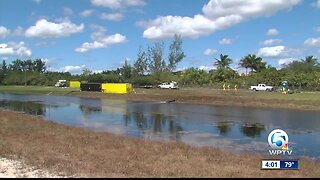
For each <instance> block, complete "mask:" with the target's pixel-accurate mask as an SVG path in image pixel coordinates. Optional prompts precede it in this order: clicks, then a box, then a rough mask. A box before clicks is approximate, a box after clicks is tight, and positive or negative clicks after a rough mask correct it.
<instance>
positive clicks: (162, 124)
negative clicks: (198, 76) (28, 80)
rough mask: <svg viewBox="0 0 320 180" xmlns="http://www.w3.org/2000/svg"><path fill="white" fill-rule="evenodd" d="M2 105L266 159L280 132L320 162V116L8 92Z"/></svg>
mask: <svg viewBox="0 0 320 180" xmlns="http://www.w3.org/2000/svg"><path fill="white" fill-rule="evenodd" d="M0 107H2V108H4V109H10V110H14V111H22V112H25V113H28V114H31V115H37V116H42V117H43V118H44V119H46V120H50V121H55V122H58V123H61V124H65V125H70V126H76V127H83V128H88V129H91V130H93V131H97V132H111V133H114V134H118V135H122V136H130V137H137V138H144V139H150V140H158V141H177V142H184V143H186V144H190V145H192V146H210V147H217V148H222V149H226V150H228V151H235V152H242V151H249V152H252V153H259V154H262V155H266V156H267V155H268V154H269V152H268V150H269V149H270V147H269V144H268V141H267V139H268V135H269V133H270V132H271V131H272V130H274V129H278V128H280V129H283V130H285V131H286V132H287V133H288V136H289V143H290V145H292V146H293V147H294V150H293V157H302V156H307V157H311V158H315V159H319V158H320V151H319V149H320V112H311V111H310V112H308V111H294V110H285V109H258V108H247V107H224V106H210V105H195V104H180V103H166V102H144V101H143V102H142V101H141V102H140V101H126V100H111V99H93V98H79V97H65V96H50V95H19V94H4V93H0Z"/></svg>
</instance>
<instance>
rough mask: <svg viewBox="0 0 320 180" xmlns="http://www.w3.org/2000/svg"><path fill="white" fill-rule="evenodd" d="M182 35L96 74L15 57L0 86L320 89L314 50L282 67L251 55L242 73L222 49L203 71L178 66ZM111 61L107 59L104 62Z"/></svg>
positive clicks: (0, 74) (1, 72)
mask: <svg viewBox="0 0 320 180" xmlns="http://www.w3.org/2000/svg"><path fill="white" fill-rule="evenodd" d="M182 45H183V41H182V38H181V36H179V35H176V36H175V37H174V39H173V41H172V42H171V44H170V46H169V48H168V54H167V55H166V54H165V52H166V50H165V44H164V43H163V42H156V43H154V44H153V45H152V46H148V47H147V49H146V50H144V49H143V48H140V49H139V51H138V53H137V57H136V59H135V60H134V61H133V63H132V64H129V63H128V62H127V61H125V63H124V65H123V66H122V67H119V68H117V69H115V70H104V71H103V72H101V73H93V72H92V71H91V70H90V69H87V68H85V69H83V73H82V74H78V75H72V74H70V73H69V72H51V71H48V69H47V66H46V63H45V61H43V60H42V59H35V60H32V59H26V60H21V59H16V60H14V61H12V63H11V64H7V62H6V61H5V60H3V61H2V65H0V85H30V86H34V85H37V86H53V85H54V84H55V83H56V82H57V81H58V80H59V79H65V80H76V81H89V82H97V83H119V82H122V83H123V82H126V83H132V84H133V85H134V86H135V87H139V86H144V85H158V84H159V83H163V82H168V81H176V82H178V83H179V86H180V87H210V88H221V87H222V85H223V84H224V83H227V84H230V85H231V86H232V87H233V86H234V85H237V86H238V88H242V89H248V88H249V87H250V86H251V85H257V84H260V83H265V84H268V85H271V86H275V87H277V88H278V87H280V84H281V82H282V81H285V80H286V81H288V83H289V87H290V89H291V90H297V91H301V90H312V91H315V90H320V65H319V61H318V59H317V58H315V57H314V56H312V55H308V56H306V57H305V58H304V59H300V60H299V59H297V60H294V61H292V62H291V63H289V64H287V65H283V67H282V68H281V69H276V68H275V67H272V66H271V65H270V64H267V63H266V61H265V60H264V59H263V58H262V57H258V56H257V55H255V54H248V55H245V56H244V57H243V58H241V60H240V62H239V63H238V67H239V68H243V69H245V71H246V72H245V73H243V74H241V75H240V74H239V73H238V72H237V71H235V70H234V69H232V68H231V64H232V62H234V61H233V60H232V59H231V57H229V55H226V54H221V55H220V56H218V57H213V58H212V65H214V66H215V67H216V69H214V70H210V71H205V70H201V69H198V68H194V67H190V68H188V69H185V70H181V71H178V70H177V66H178V64H179V63H181V62H182V61H183V60H184V59H185V57H187V54H186V53H185V52H184V51H183V46H182ZM106 62H107V61H106Z"/></svg>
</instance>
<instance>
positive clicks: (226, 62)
mask: <svg viewBox="0 0 320 180" xmlns="http://www.w3.org/2000/svg"><path fill="white" fill-rule="evenodd" d="M215 60H216V61H215V63H214V65H215V66H217V67H218V69H220V68H229V67H230V64H231V63H232V59H230V58H229V56H228V55H223V54H220V59H217V58H215Z"/></svg>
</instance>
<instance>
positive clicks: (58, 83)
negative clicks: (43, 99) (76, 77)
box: [54, 80, 67, 87]
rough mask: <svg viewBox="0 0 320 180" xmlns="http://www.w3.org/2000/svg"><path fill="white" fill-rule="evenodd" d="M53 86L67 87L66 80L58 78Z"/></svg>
mask: <svg viewBox="0 0 320 180" xmlns="http://www.w3.org/2000/svg"><path fill="white" fill-rule="evenodd" d="M54 86H55V87H67V80H59V81H58V82H57V83H56V84H55V85H54Z"/></svg>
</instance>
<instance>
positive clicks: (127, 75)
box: [120, 59, 132, 81]
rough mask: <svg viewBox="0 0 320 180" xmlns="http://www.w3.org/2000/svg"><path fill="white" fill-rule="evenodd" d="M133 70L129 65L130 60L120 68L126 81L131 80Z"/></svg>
mask: <svg viewBox="0 0 320 180" xmlns="http://www.w3.org/2000/svg"><path fill="white" fill-rule="evenodd" d="M131 71H132V68H131V66H130V65H129V64H128V60H127V59H126V60H125V63H124V65H123V66H122V68H120V74H121V76H122V77H123V80H124V81H128V80H129V79H130V78H131V75H132V73H131Z"/></svg>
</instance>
